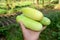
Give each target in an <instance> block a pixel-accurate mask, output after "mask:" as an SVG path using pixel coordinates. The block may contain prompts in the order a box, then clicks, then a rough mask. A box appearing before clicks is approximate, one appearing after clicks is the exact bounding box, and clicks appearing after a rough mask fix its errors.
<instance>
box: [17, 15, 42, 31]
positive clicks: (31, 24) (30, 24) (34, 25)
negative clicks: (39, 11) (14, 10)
mask: <svg viewBox="0 0 60 40" xmlns="http://www.w3.org/2000/svg"><path fill="white" fill-rule="evenodd" d="M16 20H17V22H20V21H22V22H23V24H24V25H25V27H26V28H28V29H31V30H33V31H40V30H41V29H42V24H41V23H39V22H37V21H34V20H32V19H30V18H28V17H26V16H24V15H19V16H17V17H16Z"/></svg>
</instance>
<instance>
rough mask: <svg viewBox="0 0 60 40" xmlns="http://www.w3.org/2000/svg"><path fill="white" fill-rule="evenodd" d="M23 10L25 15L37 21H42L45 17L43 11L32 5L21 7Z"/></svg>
mask: <svg viewBox="0 0 60 40" xmlns="http://www.w3.org/2000/svg"><path fill="white" fill-rule="evenodd" d="M21 11H22V13H23V14H24V15H25V16H27V17H29V18H31V19H34V20H37V21H40V20H42V18H43V14H42V12H40V11H38V10H36V9H33V8H30V7H24V8H22V9H21Z"/></svg>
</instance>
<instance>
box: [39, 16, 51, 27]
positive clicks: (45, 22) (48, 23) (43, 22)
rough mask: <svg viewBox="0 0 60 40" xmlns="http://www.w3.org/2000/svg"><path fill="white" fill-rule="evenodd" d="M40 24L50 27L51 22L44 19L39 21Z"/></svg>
mask: <svg viewBox="0 0 60 40" xmlns="http://www.w3.org/2000/svg"><path fill="white" fill-rule="evenodd" d="M40 23H41V24H43V25H45V26H47V25H50V23H51V21H50V19H49V18H47V17H44V18H43V19H42V20H41V21H40Z"/></svg>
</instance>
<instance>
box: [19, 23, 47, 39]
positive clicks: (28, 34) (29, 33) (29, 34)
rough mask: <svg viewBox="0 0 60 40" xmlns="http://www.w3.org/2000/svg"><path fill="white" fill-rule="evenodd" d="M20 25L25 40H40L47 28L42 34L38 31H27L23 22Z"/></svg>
mask: <svg viewBox="0 0 60 40" xmlns="http://www.w3.org/2000/svg"><path fill="white" fill-rule="evenodd" d="M20 25H21V28H22V32H23V35H24V38H26V39H27V38H28V39H32V37H33V38H34V39H35V38H38V37H39V34H40V33H41V32H42V31H43V30H44V29H45V28H46V27H43V29H42V30H41V31H40V32H36V31H32V30H29V29H26V28H25V26H24V25H23V23H22V22H20Z"/></svg>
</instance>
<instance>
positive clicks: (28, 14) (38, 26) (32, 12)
mask: <svg viewBox="0 0 60 40" xmlns="http://www.w3.org/2000/svg"><path fill="white" fill-rule="evenodd" d="M21 11H22V14H21V15H18V16H17V17H16V21H17V22H20V21H22V23H23V24H24V25H25V27H26V28H28V29H30V30H33V31H40V30H42V28H43V27H44V26H48V25H50V23H51V20H50V19H49V18H47V17H44V15H43V13H42V12H40V11H38V10H36V9H34V8H30V7H24V8H22V9H21Z"/></svg>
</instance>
